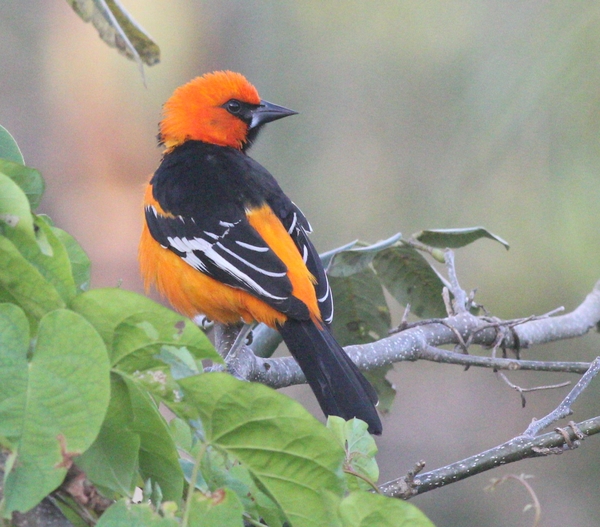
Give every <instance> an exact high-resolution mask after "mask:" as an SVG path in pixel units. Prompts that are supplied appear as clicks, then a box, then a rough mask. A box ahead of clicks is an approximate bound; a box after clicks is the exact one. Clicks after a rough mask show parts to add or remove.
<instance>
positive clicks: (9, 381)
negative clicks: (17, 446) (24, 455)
mask: <svg viewBox="0 0 600 527" xmlns="http://www.w3.org/2000/svg"><path fill="white" fill-rule="evenodd" d="M28 348H29V323H28V322H27V317H26V316H25V313H24V312H23V310H22V309H21V308H20V307H18V306H16V305H14V304H0V379H1V382H0V416H1V418H0V435H2V436H4V437H5V438H6V439H8V440H9V441H11V443H12V442H15V441H17V440H18V439H19V437H20V435H21V424H22V418H23V414H24V412H25V404H26V403H27V351H28Z"/></svg>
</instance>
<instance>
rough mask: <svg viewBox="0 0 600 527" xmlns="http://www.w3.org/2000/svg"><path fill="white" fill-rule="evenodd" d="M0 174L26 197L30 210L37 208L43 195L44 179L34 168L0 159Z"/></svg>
mask: <svg viewBox="0 0 600 527" xmlns="http://www.w3.org/2000/svg"><path fill="white" fill-rule="evenodd" d="M0 172H1V173H3V174H4V175H6V176H8V177H9V178H10V179H12V180H13V181H14V182H15V183H16V184H17V185H19V187H20V188H21V190H22V191H23V192H24V193H25V195H26V196H27V199H28V200H29V205H30V207H31V210H35V209H37V208H38V206H39V204H40V201H41V199H42V195H43V194H44V186H45V185H44V179H43V178H42V176H41V175H40V173H39V172H38V171H37V170H35V168H29V167H26V166H24V165H23V164H21V163H20V162H17V163H14V162H12V161H10V160H6V159H0Z"/></svg>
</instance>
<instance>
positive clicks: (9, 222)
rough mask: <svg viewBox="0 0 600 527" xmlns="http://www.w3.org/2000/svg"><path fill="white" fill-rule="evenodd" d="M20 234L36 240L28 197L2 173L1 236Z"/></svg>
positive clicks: (0, 179) (0, 180)
mask: <svg viewBox="0 0 600 527" xmlns="http://www.w3.org/2000/svg"><path fill="white" fill-rule="evenodd" d="M10 232H20V233H24V234H25V235H27V236H29V238H30V239H32V240H34V239H35V234H34V232H33V216H32V215H31V209H30V206H29V201H28V200H27V196H25V194H24V193H23V191H22V190H21V187H19V185H17V184H16V183H15V182H14V181H13V180H12V179H11V178H10V177H8V176H7V175H6V174H3V173H1V172H0V234H6V233H10Z"/></svg>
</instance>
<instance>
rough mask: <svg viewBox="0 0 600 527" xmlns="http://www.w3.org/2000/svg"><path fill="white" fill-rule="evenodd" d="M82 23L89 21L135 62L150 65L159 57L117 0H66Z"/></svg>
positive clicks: (99, 33) (112, 45)
mask: <svg viewBox="0 0 600 527" xmlns="http://www.w3.org/2000/svg"><path fill="white" fill-rule="evenodd" d="M67 2H68V3H69V4H70V6H71V7H72V8H73V10H74V11H75V12H76V13H77V14H78V15H79V16H80V17H81V18H82V20H83V21H84V22H91V23H92V24H93V26H94V27H95V28H96V30H97V31H98V35H100V38H101V39H102V40H104V42H106V43H107V44H108V45H109V46H111V47H114V48H117V50H119V52H120V53H122V54H123V55H125V56H126V57H127V58H128V59H131V60H133V61H135V62H136V63H137V65H138V67H139V68H140V71H142V74H143V70H142V67H143V64H146V65H147V66H153V65H154V64H157V63H158V62H159V60H160V49H159V47H158V44H156V42H154V40H152V38H151V37H150V35H148V34H147V33H146V32H145V31H144V30H143V29H142V28H141V27H140V26H139V24H137V23H136V22H135V20H133V18H131V16H130V15H129V13H127V11H125V8H124V7H123V6H122V5H121V4H120V3H119V2H118V0H67Z"/></svg>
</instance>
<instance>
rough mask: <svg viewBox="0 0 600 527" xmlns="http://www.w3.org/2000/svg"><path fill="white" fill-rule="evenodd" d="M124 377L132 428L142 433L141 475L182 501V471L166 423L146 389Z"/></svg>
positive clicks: (165, 493) (167, 498)
mask: <svg viewBox="0 0 600 527" xmlns="http://www.w3.org/2000/svg"><path fill="white" fill-rule="evenodd" d="M122 379H123V381H124V382H125V385H126V386H127V390H128V392H129V398H130V401H131V409H132V413H133V420H132V422H131V423H130V424H129V429H130V430H132V431H133V432H135V433H136V434H138V435H139V437H140V452H139V465H140V472H141V475H142V478H143V479H144V480H147V479H151V480H152V481H153V482H154V483H158V484H159V485H160V488H161V489H162V492H163V495H164V498H165V500H168V501H179V500H180V499H181V495H182V493H183V472H182V470H181V466H180V465H179V456H178V455H177V449H176V447H175V443H174V441H173V438H172V437H171V434H170V432H169V428H168V426H167V423H166V422H165V420H164V418H163V417H162V415H160V412H159V411H158V407H157V406H156V404H155V403H154V401H153V400H152V399H151V398H150V396H149V395H148V392H147V391H146V390H145V389H143V388H142V387H141V386H139V384H138V383H137V382H136V381H135V380H134V379H132V378H130V377H127V376H122Z"/></svg>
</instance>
